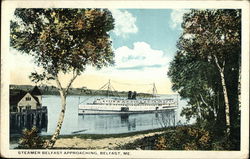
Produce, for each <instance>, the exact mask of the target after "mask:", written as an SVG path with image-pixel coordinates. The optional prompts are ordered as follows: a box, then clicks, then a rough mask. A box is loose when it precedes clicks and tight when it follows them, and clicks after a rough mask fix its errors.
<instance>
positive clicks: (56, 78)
mask: <svg viewBox="0 0 250 159" xmlns="http://www.w3.org/2000/svg"><path fill="white" fill-rule="evenodd" d="M55 80H56V84H57V86H58V89H59V90H60V91H62V92H64V91H63V88H62V85H61V82H60V81H59V78H58V76H55ZM60 91H59V92H60Z"/></svg>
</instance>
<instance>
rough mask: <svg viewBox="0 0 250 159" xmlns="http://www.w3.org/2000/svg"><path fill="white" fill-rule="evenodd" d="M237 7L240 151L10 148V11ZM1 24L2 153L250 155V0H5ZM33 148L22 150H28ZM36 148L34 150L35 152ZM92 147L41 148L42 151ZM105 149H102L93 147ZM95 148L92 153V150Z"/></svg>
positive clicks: (239, 156) (168, 156)
mask: <svg viewBox="0 0 250 159" xmlns="http://www.w3.org/2000/svg"><path fill="white" fill-rule="evenodd" d="M16 7H23V8H29V7H30V8H41V7H43V8H52V7H53V8H54V7H56V8H80V7H82V8H88V7H89V8H92V7H95V8H156V9H157V8H158V9H160V8H161V9H163V8H165V9H170V8H238V9H242V90H241V91H242V96H241V97H242V99H241V101H242V104H241V105H242V107H241V151H138V150H133V151H112V150H111V151H105V152H129V153H130V155H129V156H127V155H119V156H117V155H84V156H83V155H56V154H43V155H37V154H36V155H25V154H22V155H20V154H18V153H19V152H21V150H9V120H8V119H9V106H8V105H9V70H8V53H9V20H10V14H9V11H10V10H12V9H14V8H16ZM1 22H2V23H1V24H2V27H1V33H2V36H1V41H2V43H1V52H2V56H1V129H0V130H1V140H0V141H1V145H0V146H1V156H2V157H18V158H20V157H23V158H37V157H39V158H52V157H54V158H58V157H60V158H83V157H84V158H248V156H249V151H248V149H249V28H250V27H249V2H247V1H103V0H102V1H98V0H95V1H63V2H62V1H29V2H27V1H3V3H2V21H1ZM28 151H30V150H23V151H22V152H28ZM35 151H36V150H34V152H35ZM80 151H81V152H83V151H84V152H91V151H92V150H39V151H38V152H39V153H43V152H44V153H46V152H47V153H52V152H55V153H56V152H58V153H60V152H61V153H64V152H80ZM93 151H95V152H98V153H99V152H103V151H104V150H103V151H102V150H93ZM93 151H92V152H93Z"/></svg>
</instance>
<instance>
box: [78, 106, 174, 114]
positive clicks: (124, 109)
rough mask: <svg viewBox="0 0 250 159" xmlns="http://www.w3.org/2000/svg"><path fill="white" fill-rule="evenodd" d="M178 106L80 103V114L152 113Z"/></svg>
mask: <svg viewBox="0 0 250 159" xmlns="http://www.w3.org/2000/svg"><path fill="white" fill-rule="evenodd" d="M176 108H177V106H174V105H172V106H171V105H162V106H112V105H80V106H79V111H78V114H80V115H95V114H136V113H152V112H161V111H166V110H175V109H176Z"/></svg>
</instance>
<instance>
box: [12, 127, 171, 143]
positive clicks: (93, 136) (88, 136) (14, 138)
mask: <svg viewBox="0 0 250 159" xmlns="http://www.w3.org/2000/svg"><path fill="white" fill-rule="evenodd" d="M166 129H170V128H159V129H151V130H144V131H137V132H129V133H121V134H70V135H59V137H58V139H60V138H69V139H70V138H74V137H77V138H80V139H92V140H97V139H104V138H121V137H129V136H134V135H143V134H148V133H152V132H161V131H164V130H166ZM41 137H42V139H43V140H48V139H50V138H51V135H44V136H41ZM20 138H21V135H12V136H10V143H17V142H18V141H19V139H20Z"/></svg>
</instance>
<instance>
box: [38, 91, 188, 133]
mask: <svg viewBox="0 0 250 159" xmlns="http://www.w3.org/2000/svg"><path fill="white" fill-rule="evenodd" d="M169 97H170V96H169ZM174 97H175V98H176V95H175V96H174ZM87 98H89V97H87V96H68V97H67V107H66V113H65V118H64V123H63V126H62V129H61V134H76V133H77V134H80V133H86V134H89V133H91V134H113V133H126V132H132V131H141V130H149V129H154V128H161V127H162V126H164V125H170V126H171V125H173V124H174V123H173V122H175V124H176V123H178V121H181V123H185V122H186V120H185V118H183V117H180V112H181V108H182V107H183V106H185V105H186V102H185V101H183V100H180V101H179V107H178V109H177V110H176V112H175V113H173V112H166V113H164V114H159V113H150V114H130V115H118V114H114V115H78V104H79V102H82V101H84V100H86V99H87ZM94 98H96V97H94ZM94 98H90V99H88V100H87V101H86V102H91V101H92V100H94ZM42 100H43V101H42V102H43V105H44V106H47V108H48V128H47V132H42V135H48V134H53V133H54V131H55V128H56V124H57V120H58V118H59V112H60V102H61V101H60V97H59V96H43V99H42ZM162 119H164V121H163V120H162ZM166 121H167V122H166Z"/></svg>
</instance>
